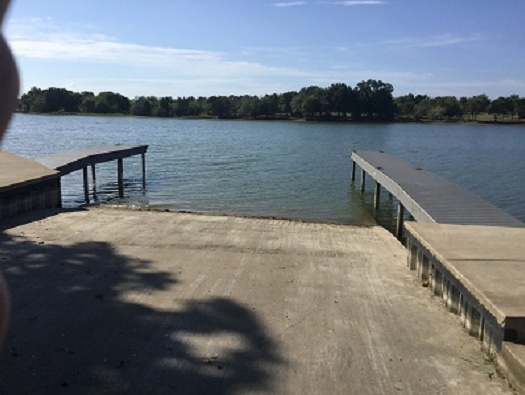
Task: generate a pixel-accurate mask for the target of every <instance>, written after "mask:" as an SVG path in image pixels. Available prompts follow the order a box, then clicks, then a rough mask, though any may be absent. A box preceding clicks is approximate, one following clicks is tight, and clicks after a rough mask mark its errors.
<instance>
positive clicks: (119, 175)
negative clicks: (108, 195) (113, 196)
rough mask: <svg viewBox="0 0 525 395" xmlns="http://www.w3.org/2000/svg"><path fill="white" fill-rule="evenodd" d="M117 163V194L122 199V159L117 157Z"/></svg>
mask: <svg viewBox="0 0 525 395" xmlns="http://www.w3.org/2000/svg"><path fill="white" fill-rule="evenodd" d="M117 163H118V166H117V167H118V171H117V178H118V196H119V197H120V198H121V199H122V198H123V197H124V162H123V160H122V159H118V160H117Z"/></svg>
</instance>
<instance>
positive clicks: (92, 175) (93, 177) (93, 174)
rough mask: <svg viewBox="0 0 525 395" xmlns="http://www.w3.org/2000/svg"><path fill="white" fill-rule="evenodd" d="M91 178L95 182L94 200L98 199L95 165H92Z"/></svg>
mask: <svg viewBox="0 0 525 395" xmlns="http://www.w3.org/2000/svg"><path fill="white" fill-rule="evenodd" d="M91 178H92V181H93V199H95V200H96V199H97V173H96V170H95V165H94V164H92V165H91Z"/></svg>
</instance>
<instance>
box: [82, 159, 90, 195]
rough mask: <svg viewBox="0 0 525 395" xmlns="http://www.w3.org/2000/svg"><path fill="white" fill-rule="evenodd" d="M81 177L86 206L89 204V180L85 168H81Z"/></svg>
mask: <svg viewBox="0 0 525 395" xmlns="http://www.w3.org/2000/svg"><path fill="white" fill-rule="evenodd" d="M82 175H83V178H84V200H85V201H86V204H89V180H88V169H87V167H83V168H82Z"/></svg>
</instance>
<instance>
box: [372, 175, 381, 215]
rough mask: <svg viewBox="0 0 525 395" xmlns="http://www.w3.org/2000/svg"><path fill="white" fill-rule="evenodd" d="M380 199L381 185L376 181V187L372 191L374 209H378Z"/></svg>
mask: <svg viewBox="0 0 525 395" xmlns="http://www.w3.org/2000/svg"><path fill="white" fill-rule="evenodd" d="M380 198H381V184H380V183H379V182H377V181H376V186H375V189H374V208H375V209H376V210H378V209H379V200H380Z"/></svg>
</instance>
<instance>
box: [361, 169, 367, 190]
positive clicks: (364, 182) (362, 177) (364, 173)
mask: <svg viewBox="0 0 525 395" xmlns="http://www.w3.org/2000/svg"><path fill="white" fill-rule="evenodd" d="M365 184H366V172H365V171H364V170H361V192H364V191H365Z"/></svg>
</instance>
